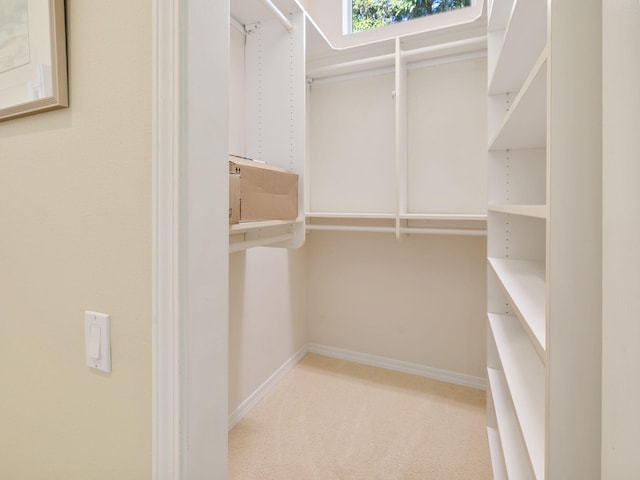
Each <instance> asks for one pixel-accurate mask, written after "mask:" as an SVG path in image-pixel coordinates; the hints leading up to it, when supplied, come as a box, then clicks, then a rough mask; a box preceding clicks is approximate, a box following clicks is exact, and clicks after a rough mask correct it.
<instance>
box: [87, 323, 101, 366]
mask: <svg viewBox="0 0 640 480" xmlns="http://www.w3.org/2000/svg"><path fill="white" fill-rule="evenodd" d="M89 356H90V357H91V359H92V360H100V326H99V325H95V324H93V323H92V324H90V325H89Z"/></svg>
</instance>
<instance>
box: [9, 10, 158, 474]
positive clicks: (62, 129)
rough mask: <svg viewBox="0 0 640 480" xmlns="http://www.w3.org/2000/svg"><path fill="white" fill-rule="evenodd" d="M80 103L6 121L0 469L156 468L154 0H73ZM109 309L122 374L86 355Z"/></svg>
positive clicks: (72, 71) (73, 78)
mask: <svg viewBox="0 0 640 480" xmlns="http://www.w3.org/2000/svg"><path fill="white" fill-rule="evenodd" d="M66 3H67V38H68V43H69V45H68V51H69V52H68V57H69V79H70V104H71V107H70V108H69V109H64V110H58V111H55V112H50V113H45V114H40V115H36V116H32V117H27V118H23V119H18V120H13V121H10V122H5V123H0V225H1V226H2V227H1V231H2V233H1V234H0V265H2V267H1V268H0V385H1V388H2V393H1V394H0V426H1V427H0V478H6V479H11V480H22V479H29V480H36V479H47V480H52V479H64V480H74V479H79V480H80V479H81V480H86V479H92V480H97V479H115V478H117V479H119V480H123V479H136V480H139V479H144V478H150V476H151V312H150V309H151V278H152V277H151V264H150V259H151V119H152V117H151V92H150V87H151V2H149V1H146V2H128V1H122V0H118V1H116V2H98V1H95V0H67V2H66ZM87 309H91V310H97V311H101V312H105V313H109V314H111V321H112V356H113V357H112V358H113V372H112V373H111V374H103V373H99V372H97V371H95V370H92V369H89V368H88V367H86V366H85V364H84V325H83V312H84V310H87Z"/></svg>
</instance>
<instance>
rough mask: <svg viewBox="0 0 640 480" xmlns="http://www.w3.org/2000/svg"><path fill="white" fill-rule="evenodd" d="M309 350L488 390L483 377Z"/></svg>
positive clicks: (320, 348)
mask: <svg viewBox="0 0 640 480" xmlns="http://www.w3.org/2000/svg"><path fill="white" fill-rule="evenodd" d="M307 350H308V351H309V352H310V353H317V354H318V355H324V356H327V357H333V358H339V359H341V360H349V361H351V362H356V363H363V364H365V365H371V366H374V367H381V368H386V369H388V370H396V371H398V372H404V373H411V374H413V375H419V376H421V377H427V378H433V379H435V380H442V381H443V382H449V383H454V384H456V385H462V386H465V387H471V388H477V389H479V390H486V389H487V379H486V378H482V377H474V376H472V375H466V374H464V373H457V372H451V371H449V370H441V369H439V368H433V367H426V366H424V365H419V364H417V363H410V362H403V361H401V360H394V359H392V358H386V357H378V356H377V355H369V354H367V353H360V352H353V351H350V350H343V349H341V348H335V347H328V346H326V345H319V344H317V343H309V344H307Z"/></svg>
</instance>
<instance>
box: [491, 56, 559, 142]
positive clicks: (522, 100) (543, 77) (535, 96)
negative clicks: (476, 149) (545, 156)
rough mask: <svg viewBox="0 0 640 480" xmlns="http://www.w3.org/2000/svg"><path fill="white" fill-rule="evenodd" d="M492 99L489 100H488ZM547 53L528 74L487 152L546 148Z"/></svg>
mask: <svg viewBox="0 0 640 480" xmlns="http://www.w3.org/2000/svg"><path fill="white" fill-rule="evenodd" d="M490 98H491V97H490ZM546 125H547V49H546V48H545V49H544V50H543V52H542V54H541V55H540V57H539V58H538V61H537V62H536V64H535V65H534V68H533V69H532V70H531V73H530V75H529V77H528V78H527V80H526V82H525V84H524V86H523V87H522V90H521V91H520V93H519V94H518V96H517V97H516V99H515V100H514V102H513V105H512V106H511V108H510V109H509V111H508V113H507V114H506V116H505V118H504V120H503V122H502V124H501V125H500V127H499V128H498V131H497V132H496V134H495V135H494V136H493V138H492V139H491V141H490V142H489V150H509V149H510V150H516V149H529V148H542V147H544V146H546V144H547V126H546Z"/></svg>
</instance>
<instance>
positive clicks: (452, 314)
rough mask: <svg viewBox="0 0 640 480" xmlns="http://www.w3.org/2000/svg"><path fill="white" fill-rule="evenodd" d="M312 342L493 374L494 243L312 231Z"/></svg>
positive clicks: (309, 246) (476, 373) (309, 241)
mask: <svg viewBox="0 0 640 480" xmlns="http://www.w3.org/2000/svg"><path fill="white" fill-rule="evenodd" d="M305 248H307V249H308V257H307V258H308V304H309V308H308V323H309V326H308V328H309V337H308V338H309V341H310V342H313V343H319V344H322V345H327V346H331V347H338V348H342V349H346V350H351V351H355V352H361V353H367V354H371V355H378V356H382V357H387V358H391V359H396V360H402V361H405V362H411V363H416V364H419V365H425V366H428V367H434V368H439V369H443V370H449V371H452V372H457V373H463V374H466V375H473V376H477V377H485V376H486V368H485V365H486V362H485V356H486V353H485V323H486V321H485V316H486V313H485V312H486V300H485V292H486V268H485V264H486V238H484V237H464V236H444V235H411V236H408V237H406V238H404V239H402V240H401V241H398V240H396V239H395V237H394V235H393V234H383V233H343V232H339V233H338V232H311V233H310V234H309V235H308V237H307V246H306V247H305Z"/></svg>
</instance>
